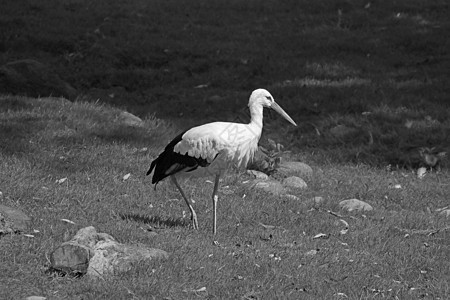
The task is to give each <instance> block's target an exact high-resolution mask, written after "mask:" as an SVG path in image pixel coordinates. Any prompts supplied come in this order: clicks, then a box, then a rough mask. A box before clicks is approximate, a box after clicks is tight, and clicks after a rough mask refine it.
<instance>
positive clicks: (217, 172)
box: [147, 89, 296, 234]
mask: <svg viewBox="0 0 450 300" xmlns="http://www.w3.org/2000/svg"><path fill="white" fill-rule="evenodd" d="M248 106H249V109H250V116H251V120H250V123H249V124H239V123H231V122H214V123H208V124H205V125H201V126H197V127H194V128H191V129H189V130H187V131H185V132H183V133H181V134H180V135H178V136H177V137H175V138H174V139H173V140H172V142H170V143H169V144H168V145H167V146H166V148H165V149H164V151H163V152H162V153H161V154H160V155H159V156H158V158H156V159H155V160H154V161H153V162H152V163H151V166H150V169H149V171H148V172H147V175H149V174H150V173H151V172H152V170H153V169H155V172H154V173H153V178H152V183H154V184H157V183H158V182H159V181H161V180H163V179H164V178H165V177H168V176H170V177H171V179H172V181H173V182H174V184H175V185H176V186H177V188H178V189H179V191H180V193H181V195H182V196H183V198H184V200H185V201H186V203H187V205H188V207H189V209H190V211H191V217H192V222H193V223H192V224H193V227H194V228H195V229H197V228H198V221H197V215H196V213H195V211H194V208H193V207H192V203H191V201H190V200H189V199H188V198H187V197H186V195H185V194H184V192H183V190H182V189H181V186H180V185H179V184H178V182H177V177H176V176H178V175H184V176H189V177H204V176H215V184H214V191H213V197H212V198H213V217H214V222H213V233H214V234H215V233H216V223H217V220H216V219H217V213H216V207H217V201H218V196H217V189H218V184H219V179H220V176H221V175H222V174H223V173H224V172H225V171H226V170H227V169H228V167H229V165H230V164H234V165H235V166H237V167H245V166H247V164H248V162H249V161H251V160H252V159H253V156H254V154H255V152H256V151H257V149H258V141H259V139H260V137H261V133H262V126H263V108H264V107H269V108H272V109H274V110H275V111H277V112H278V113H279V114H281V115H282V116H283V117H284V118H285V119H286V120H288V121H289V122H290V123H292V124H293V125H295V126H296V124H295V122H294V121H293V120H292V119H291V117H289V115H288V114H287V113H286V112H285V111H284V110H283V109H282V108H281V107H280V106H279V105H278V104H277V103H276V102H275V101H274V99H273V97H272V95H271V94H270V93H269V92H268V91H267V90H264V89H257V90H255V91H253V93H252V94H251V95H250V100H249V103H248Z"/></svg>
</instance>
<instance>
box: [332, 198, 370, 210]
mask: <svg viewBox="0 0 450 300" xmlns="http://www.w3.org/2000/svg"><path fill="white" fill-rule="evenodd" d="M339 207H340V208H341V209H344V210H347V211H371V210H373V207H372V206H371V205H370V204H368V203H366V202H364V201H361V200H358V199H348V200H343V201H341V202H339Z"/></svg>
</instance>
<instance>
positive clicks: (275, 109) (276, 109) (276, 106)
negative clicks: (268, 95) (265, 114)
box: [270, 102, 297, 126]
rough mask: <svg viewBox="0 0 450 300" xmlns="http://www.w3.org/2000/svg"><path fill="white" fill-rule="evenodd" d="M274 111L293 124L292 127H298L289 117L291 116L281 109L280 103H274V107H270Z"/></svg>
mask: <svg viewBox="0 0 450 300" xmlns="http://www.w3.org/2000/svg"><path fill="white" fill-rule="evenodd" d="M270 107H271V108H272V109H273V110H274V111H276V112H277V113H279V114H280V115H281V116H282V117H283V118H285V119H286V120H288V121H289V123H291V124H292V125H295V126H297V124H295V122H294V120H292V118H291V117H289V115H288V114H287V113H286V112H285V111H284V109H282V108H281V106H279V105H278V103H276V102H272V105H271V106H270Z"/></svg>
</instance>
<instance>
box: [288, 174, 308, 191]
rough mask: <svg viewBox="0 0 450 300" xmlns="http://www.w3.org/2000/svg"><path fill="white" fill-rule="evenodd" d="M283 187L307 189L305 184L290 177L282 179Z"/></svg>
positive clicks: (298, 179)
mask: <svg viewBox="0 0 450 300" xmlns="http://www.w3.org/2000/svg"><path fill="white" fill-rule="evenodd" d="M283 185H284V186H285V187H288V188H294V189H305V188H307V187H308V185H307V184H306V182H305V181H304V180H303V179H301V178H300V177H297V176H290V177H287V178H285V179H283Z"/></svg>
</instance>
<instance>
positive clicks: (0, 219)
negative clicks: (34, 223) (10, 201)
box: [0, 204, 31, 234]
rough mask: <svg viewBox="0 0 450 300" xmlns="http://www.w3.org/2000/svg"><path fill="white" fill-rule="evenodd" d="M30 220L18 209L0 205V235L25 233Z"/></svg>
mask: <svg viewBox="0 0 450 300" xmlns="http://www.w3.org/2000/svg"><path fill="white" fill-rule="evenodd" d="M30 224H31V219H30V217H28V216H27V215H26V214H25V213H24V212H22V211H21V210H19V209H16V208H11V207H9V206H6V205H2V204H0V234H2V233H15V232H22V231H26V230H27V229H28V228H29V226H30Z"/></svg>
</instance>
